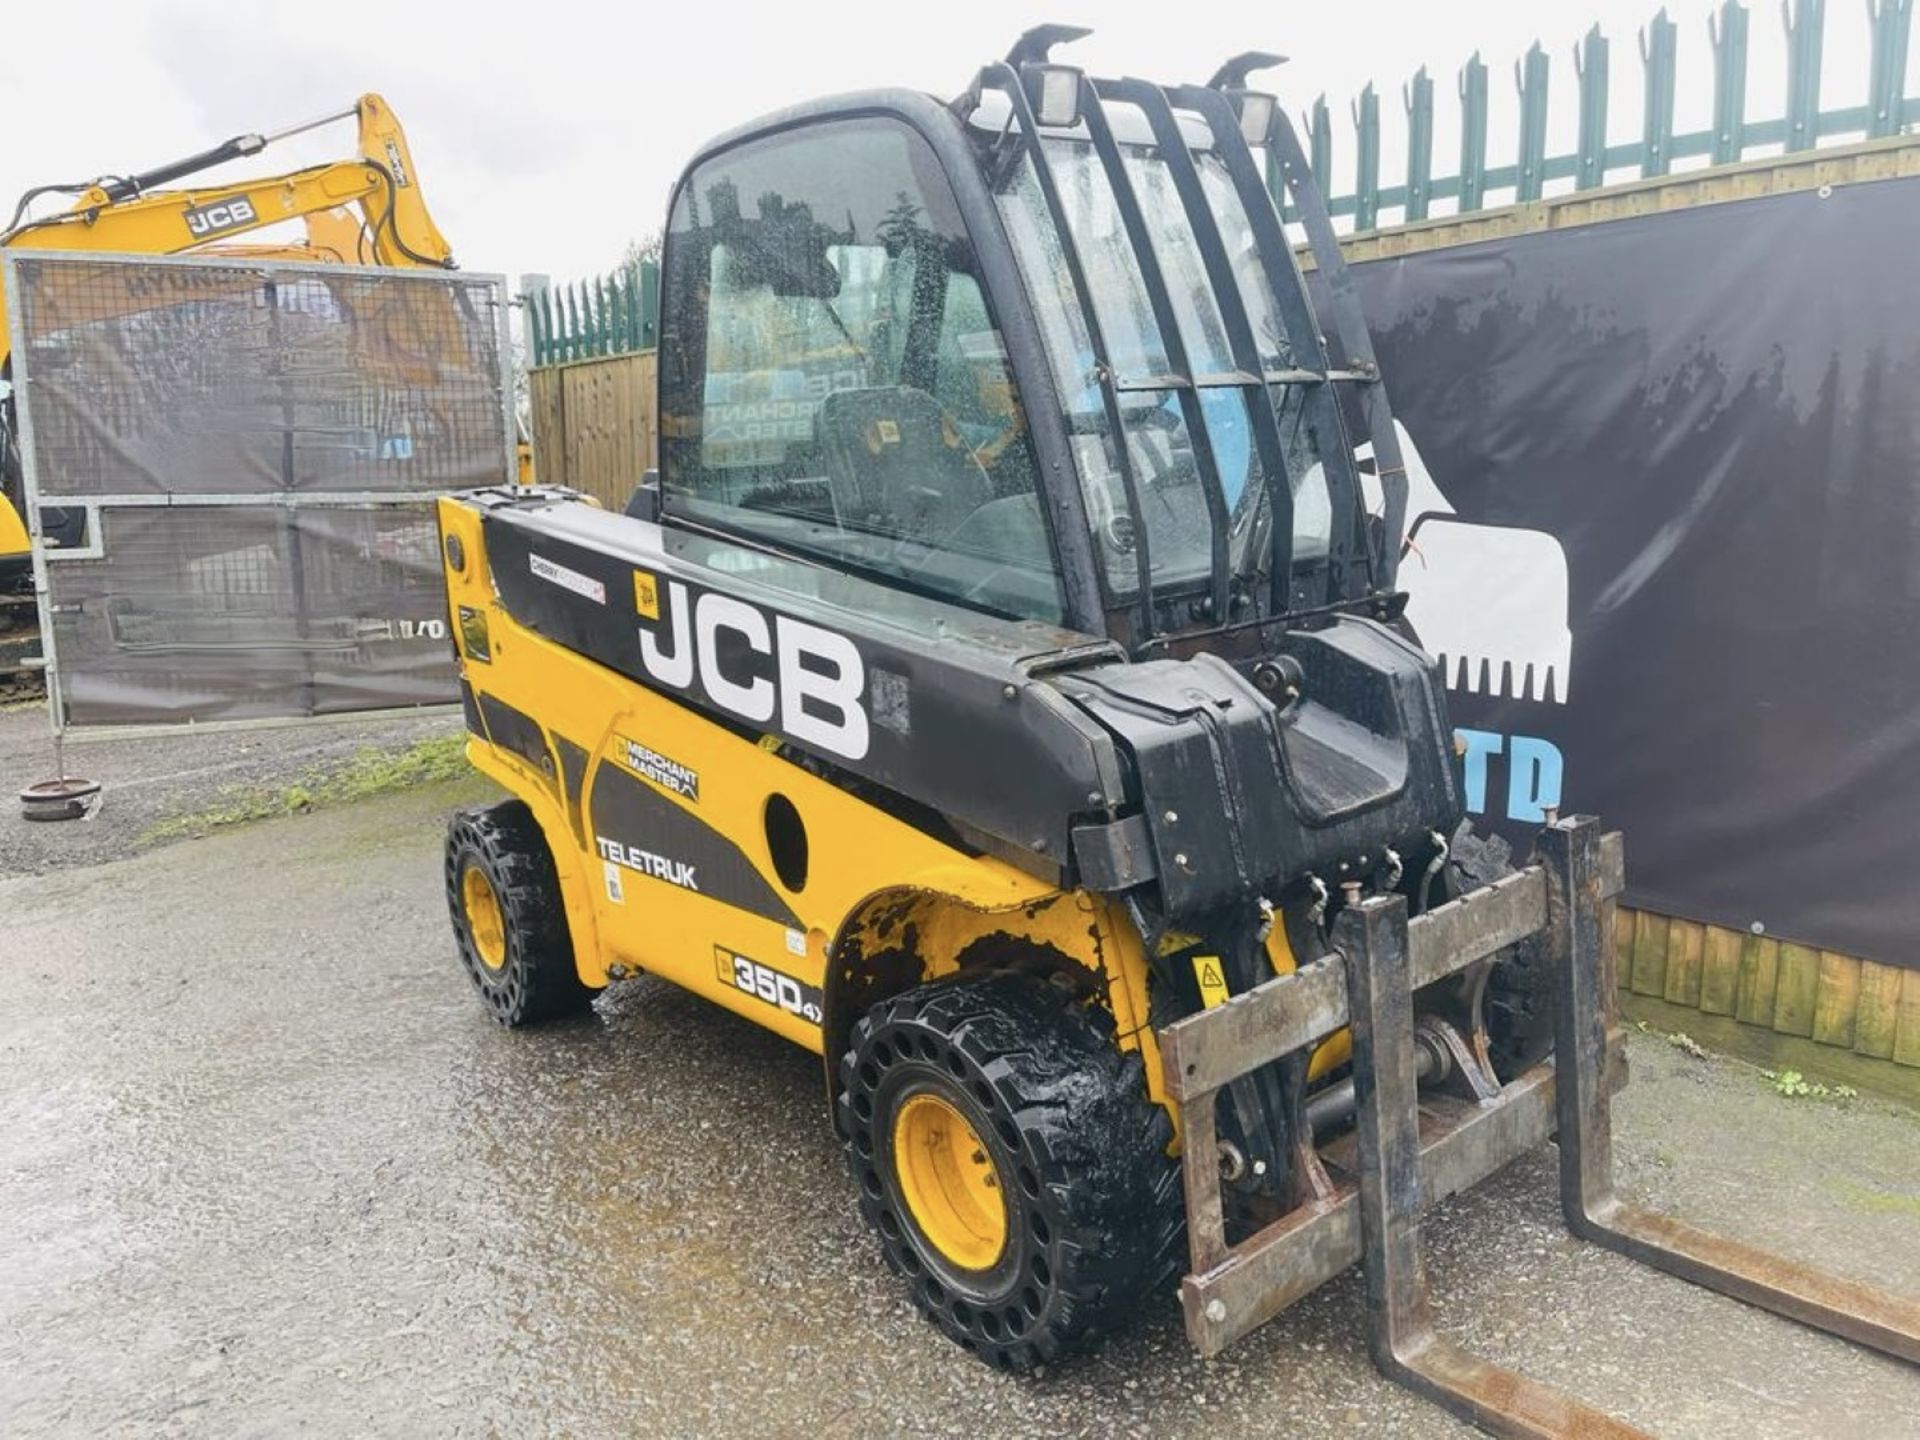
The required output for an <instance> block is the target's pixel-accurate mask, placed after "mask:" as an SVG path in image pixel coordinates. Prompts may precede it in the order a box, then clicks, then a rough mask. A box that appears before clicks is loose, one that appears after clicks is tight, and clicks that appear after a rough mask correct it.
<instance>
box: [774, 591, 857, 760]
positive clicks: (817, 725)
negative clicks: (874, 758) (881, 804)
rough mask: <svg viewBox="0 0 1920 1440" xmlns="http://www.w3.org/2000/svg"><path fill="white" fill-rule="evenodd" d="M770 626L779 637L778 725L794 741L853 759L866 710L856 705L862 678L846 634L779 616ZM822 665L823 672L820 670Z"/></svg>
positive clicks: (854, 650) (855, 757)
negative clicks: (824, 712)
mask: <svg viewBox="0 0 1920 1440" xmlns="http://www.w3.org/2000/svg"><path fill="white" fill-rule="evenodd" d="M774 626H775V628H776V629H777V630H778V632H779V635H780V727H781V728H782V729H783V730H785V731H786V732H787V734H789V735H791V736H792V737H793V738H794V739H796V740H799V741H802V742H804V743H806V744H809V745H818V746H821V747H822V748H823V749H827V750H831V751H833V752H834V754H836V755H846V756H849V757H851V758H853V759H855V760H858V759H859V758H860V757H861V756H863V755H865V754H866V753H867V742H868V738H869V737H868V734H867V712H866V710H865V709H863V708H862V707H861V704H860V691H861V688H862V684H863V682H864V680H865V679H866V675H865V669H866V667H865V666H863V665H862V664H861V663H860V652H859V651H858V650H857V649H855V648H854V644H853V642H852V641H851V640H849V639H847V637H846V636H844V635H837V634H835V633H834V632H833V631H831V630H822V629H821V628H820V627H819V626H818V625H809V624H808V623H807V622H806V621H804V620H794V619H792V618H790V617H788V616H786V615H780V616H776V617H775V618H774ZM807 661H812V662H814V663H813V665H811V666H810V665H808V664H807V663H806V662H807ZM822 664H824V665H825V666H826V667H828V669H827V670H825V671H823V670H822V669H820V668H819V666H820V665H822ZM829 672H830V673H829ZM809 700H811V701H812V702H814V710H813V711H811V712H810V711H809V710H808V709H807V702H808V701H809ZM822 710H825V711H828V712H830V714H828V715H822V714H821V713H819V712H820V711H822Z"/></svg>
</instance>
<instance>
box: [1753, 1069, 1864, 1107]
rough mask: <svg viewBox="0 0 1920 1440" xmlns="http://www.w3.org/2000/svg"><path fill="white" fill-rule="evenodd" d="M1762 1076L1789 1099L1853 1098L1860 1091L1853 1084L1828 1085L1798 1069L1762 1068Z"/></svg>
mask: <svg viewBox="0 0 1920 1440" xmlns="http://www.w3.org/2000/svg"><path fill="white" fill-rule="evenodd" d="M1760 1074H1761V1077H1762V1078H1763V1079H1765V1080H1766V1081H1767V1082H1768V1083H1769V1084H1771V1085H1772V1086H1773V1093H1774V1094H1776V1095H1784V1096H1786V1098H1787V1099H1789V1100H1851V1099H1853V1098H1854V1097H1855V1096H1857V1095H1859V1093H1860V1092H1859V1091H1858V1090H1856V1089H1854V1088H1853V1086H1851V1085H1827V1084H1824V1083H1823V1082H1821V1081H1819V1080H1809V1079H1807V1077H1806V1076H1804V1075H1802V1074H1801V1073H1800V1072H1799V1071H1798V1070H1762V1071H1761V1072H1760Z"/></svg>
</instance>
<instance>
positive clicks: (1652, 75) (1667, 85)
mask: <svg viewBox="0 0 1920 1440" xmlns="http://www.w3.org/2000/svg"><path fill="white" fill-rule="evenodd" d="M1679 53H1680V27H1679V26H1677V25H1675V24H1674V23H1673V21H1671V20H1669V19H1668V18H1667V11H1666V7H1665V6H1664V5H1663V6H1661V7H1660V13H1659V14H1658V15H1656V16H1654V17H1653V22H1652V23H1651V24H1650V25H1648V26H1647V27H1646V28H1645V29H1643V30H1642V31H1641V32H1640V64H1641V68H1642V69H1643V70H1644V72H1645V74H1646V90H1647V106H1646V118H1645V120H1644V121H1643V123H1642V128H1641V138H1640V174H1641V175H1642V177H1644V178H1646V179H1652V178H1654V177H1655V176H1659V175H1665V174H1666V173H1667V171H1668V170H1669V169H1670V168H1671V167H1672V165H1673V153H1672V152H1673V95H1674V85H1675V81H1676V79H1677V77H1678V74H1679Z"/></svg>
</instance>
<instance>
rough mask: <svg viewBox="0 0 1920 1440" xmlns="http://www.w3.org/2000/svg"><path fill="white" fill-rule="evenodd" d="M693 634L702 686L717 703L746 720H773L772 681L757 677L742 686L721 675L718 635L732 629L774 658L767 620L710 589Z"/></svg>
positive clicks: (697, 609) (756, 650)
mask: <svg viewBox="0 0 1920 1440" xmlns="http://www.w3.org/2000/svg"><path fill="white" fill-rule="evenodd" d="M693 628H694V633H695V634H696V635H697V636H698V637H699V642H698V643H699V650H700V683H701V685H703V686H704V687H705V688H706V692H707V694H708V695H710V696H711V697H713V700H714V703H715V704H718V705H724V706H726V708H727V709H729V710H731V711H733V713H734V714H736V715H738V716H740V717H742V718H743V719H747V720H756V721H765V720H771V719H772V718H773V707H774V692H773V681H771V680H769V679H767V678H766V677H765V676H764V675H756V676H755V677H754V678H753V679H751V680H749V681H748V682H747V683H746V684H744V685H742V684H740V683H739V682H738V681H736V680H730V679H728V678H727V677H726V676H725V675H723V674H721V673H720V654H719V635H720V632H721V631H722V630H731V631H733V633H734V634H736V635H738V636H740V637H741V638H742V639H744V640H745V641H746V642H747V646H748V648H749V649H751V650H752V651H753V652H754V653H755V654H756V655H771V654H772V653H773V642H772V639H771V637H769V636H768V634H767V617H766V616H764V615H762V614H761V613H760V612H759V611H758V610H756V609H754V608H753V606H751V605H749V604H747V603H746V602H744V601H741V600H736V599H734V598H733V597H732V596H731V595H722V594H720V592H719V591H717V590H709V591H708V592H707V593H706V594H704V595H702V596H701V597H700V600H699V603H698V604H697V605H696V606H695V607H694V617H693Z"/></svg>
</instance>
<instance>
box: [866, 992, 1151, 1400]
mask: <svg viewBox="0 0 1920 1440" xmlns="http://www.w3.org/2000/svg"><path fill="white" fill-rule="evenodd" d="M838 1108H839V1122H840V1127H841V1131H842V1133H843V1134H844V1135H845V1136H846V1140H847V1159H848V1163H849V1165H850V1167H851V1169H852V1171H853V1176H854V1180H855V1183H856V1184H857V1185H858V1186H859V1190H860V1208H861V1212H862V1213H863V1214H864V1215H865V1216H866V1218H867V1221H868V1223H869V1224H871V1225H872V1226H873V1228H874V1230H875V1231H876V1232H877V1233H878V1234H879V1236H880V1241H881V1245H882V1247H883V1248H884V1250H885V1253H886V1257H887V1262H888V1264H889V1265H891V1266H892V1267H893V1269H894V1270H895V1271H896V1272H897V1273H899V1274H900V1275H902V1276H903V1277H905V1279H906V1280H907V1282H908V1285H909V1286H910V1288H911V1291H912V1295H913V1299H914V1303H915V1304H916V1305H917V1306H918V1307H919V1308H920V1310H921V1311H922V1313H924V1314H925V1315H927V1316H928V1317H929V1318H930V1319H932V1320H933V1321H934V1323H935V1324H937V1325H938V1326H939V1327H940V1329H941V1330H943V1331H944V1332H945V1333H946V1334H947V1335H948V1336H949V1337H950V1338H952V1339H953V1340H955V1341H957V1342H959V1343H960V1344H961V1345H962V1346H964V1347H966V1348H967V1349H969V1350H972V1351H974V1352H975V1353H976V1354H978V1355H980V1356H981V1357H982V1358H983V1359H985V1360H986V1361H987V1362H988V1363H990V1364H992V1365H994V1366H996V1367H998V1368H1000V1369H1004V1370H1015V1371H1022V1370H1030V1369H1032V1368H1033V1367H1034V1366H1036V1365H1039V1364H1043V1363H1045V1362H1047V1361H1050V1360H1052V1359H1053V1358H1054V1357H1056V1356H1058V1355H1061V1354H1064V1353H1067V1352H1070V1351H1072V1350H1075V1349H1079V1348H1082V1347H1084V1345H1085V1344H1086V1343H1087V1342H1088V1341H1089V1340H1090V1339H1092V1338H1093V1337H1094V1336H1096V1335H1098V1334H1101V1333H1103V1332H1105V1331H1108V1330H1111V1329H1113V1328H1114V1327H1116V1326H1117V1325H1118V1324H1120V1323H1121V1322H1122V1321H1124V1320H1125V1319H1126V1318H1128V1317H1129V1316H1130V1315H1131V1314H1132V1313H1133V1311H1134V1310H1135V1308H1136V1306H1137V1305H1138V1304H1139V1302H1140V1301H1141V1300H1142V1299H1144V1298H1146V1297H1148V1296H1150V1295H1152V1294H1155V1293H1160V1292H1164V1291H1165V1290H1166V1289H1167V1287H1168V1286H1169V1284H1170V1282H1171V1281H1172V1279H1173V1277H1174V1276H1175V1275H1176V1274H1177V1273H1178V1270H1179V1267H1180V1265H1181V1262H1182V1261H1183V1260H1184V1259H1185V1255H1186V1250H1185V1236H1186V1232H1185V1215H1184V1209H1183V1205H1182V1199H1181V1189H1180V1171H1179V1164H1178V1162H1177V1161H1176V1160H1174V1159H1172V1158H1170V1157H1169V1155H1168V1154H1167V1149H1168V1145H1169V1144H1170V1142H1171V1140H1172V1128H1171V1125H1170V1122H1169V1121H1168V1118H1167V1115H1166V1113H1165V1112H1164V1111H1163V1110H1161V1109H1160V1108H1159V1107H1158V1106H1156V1105H1154V1104H1153V1103H1152V1102H1151V1101H1150V1100H1149V1099H1148V1098H1147V1094H1146V1087H1145V1084H1144V1082H1143V1073H1142V1067H1141V1062H1140V1057H1139V1055H1138V1054H1136V1053H1130V1052H1126V1051H1122V1050H1120V1049H1119V1048H1117V1047H1116V1046H1115V1044H1114V1042H1113V1024H1112V1020H1111V1018H1110V1017H1108V1016H1107V1015H1106V1013H1105V1012H1104V1011H1101V1010H1099V1009H1097V1008H1094V1007H1091V1006H1088V1005H1085V1004H1081V1003H1076V1002H1075V1001H1073V1000H1072V999H1071V998H1070V997H1069V996H1067V995H1066V994H1064V993H1063V992H1062V991H1060V990H1059V989H1057V988H1056V987H1055V986H1053V985H1051V984H1049V983H1048V982H1047V981H1045V980H1044V979H1041V978H1038V977H1036V976H1033V975H1029V974H1014V973H992V974H986V975H982V976H978V977H970V978H966V979H960V980H954V981H948V982H945V983H938V984H933V985H926V986H922V987H920V988H919V989H915V990H910V991H907V992H905V993H904V994H901V995H897V996H894V997H893V998H892V999H889V1000H884V1001H882V1002H880V1003H879V1004H878V1005H876V1006H874V1007H873V1009H872V1010H870V1011H868V1012H867V1014H866V1015H865V1016H864V1017H863V1018H862V1019H861V1020H860V1022H859V1023H858V1024H857V1025H856V1026H855V1027H854V1031H853V1035H852V1038H851V1041H850V1044H849V1047H848V1050H847V1052H846V1054H845V1056H844V1057H843V1058H842V1060H841V1062H840V1096H839V1106H838Z"/></svg>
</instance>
